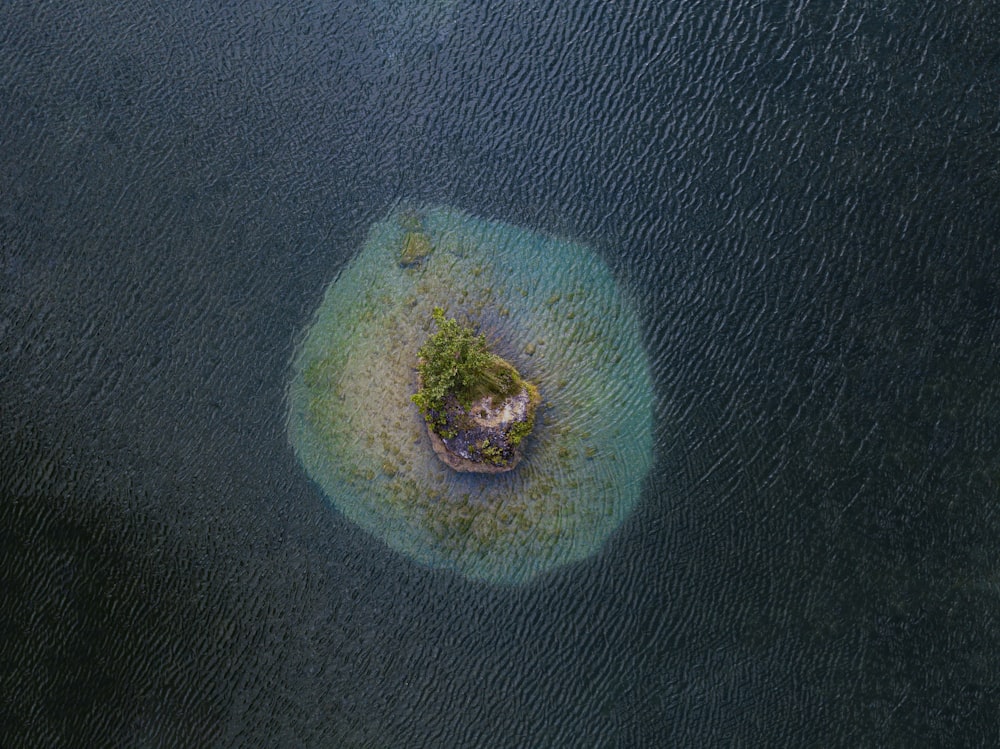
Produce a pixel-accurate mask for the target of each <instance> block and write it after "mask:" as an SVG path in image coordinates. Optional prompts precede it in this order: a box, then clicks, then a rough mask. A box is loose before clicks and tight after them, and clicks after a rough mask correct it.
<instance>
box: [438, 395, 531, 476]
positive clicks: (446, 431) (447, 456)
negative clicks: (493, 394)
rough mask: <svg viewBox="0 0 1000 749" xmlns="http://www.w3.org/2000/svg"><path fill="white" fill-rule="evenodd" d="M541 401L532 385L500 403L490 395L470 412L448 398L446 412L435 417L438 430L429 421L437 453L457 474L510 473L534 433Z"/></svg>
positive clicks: (456, 401) (475, 403)
mask: <svg viewBox="0 0 1000 749" xmlns="http://www.w3.org/2000/svg"><path fill="white" fill-rule="evenodd" d="M540 401H541V398H540V397H539V395H538V390H537V389H536V388H535V386H534V385H531V384H530V383H525V386H524V388H523V389H522V390H521V391H520V392H519V393H517V394H516V395H513V396H511V397H509V398H505V399H504V400H503V401H501V402H500V403H494V402H493V399H492V398H490V397H489V396H487V397H484V398H480V399H479V400H477V401H474V402H473V403H472V404H471V405H470V406H469V408H468V409H465V408H463V407H462V405H461V404H460V403H459V402H458V399H457V398H456V397H455V396H453V395H449V396H447V397H446V398H445V401H444V412H443V413H437V414H435V415H434V416H435V419H434V421H435V423H436V427H435V426H432V424H431V423H430V421H429V422H428V424H427V433H428V435H430V439H431V445H432V446H433V447H434V452H435V453H436V454H437V456H438V457H439V458H440V459H441V460H443V461H444V462H445V463H446V464H447V465H448V466H450V467H451V468H453V469H454V470H456V471H461V472H467V473H503V472H504V471H510V470H512V469H513V468H515V467H516V466H517V464H518V463H519V462H520V460H521V455H522V454H521V443H522V440H523V439H524V437H526V436H527V435H528V434H529V433H530V432H531V429H532V427H533V425H534V421H535V411H536V409H537V408H538V405H539V403H540Z"/></svg>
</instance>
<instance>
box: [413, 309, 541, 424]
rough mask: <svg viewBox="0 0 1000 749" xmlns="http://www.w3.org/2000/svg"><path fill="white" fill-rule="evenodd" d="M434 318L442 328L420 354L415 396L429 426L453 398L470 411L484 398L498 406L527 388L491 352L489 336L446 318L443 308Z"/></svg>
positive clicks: (434, 314) (508, 365) (512, 369)
mask: <svg viewBox="0 0 1000 749" xmlns="http://www.w3.org/2000/svg"><path fill="white" fill-rule="evenodd" d="M432 315H433V318H434V322H435V323H436V324H437V328H438V329H437V332H436V333H434V334H433V335H431V337H430V338H428V339H427V341H426V342H425V343H424V345H423V346H421V347H420V350H419V351H418V352H417V355H418V357H419V362H418V364H417V373H418V374H419V375H420V389H419V390H417V392H416V393H415V394H414V395H413V396H412V400H413V402H414V403H415V404H416V405H417V408H419V409H420V413H421V414H423V416H424V418H425V419H427V421H428V422H429V423H431V424H432V425H433V424H434V422H435V420H437V419H440V418H442V412H443V410H444V407H445V398H446V397H447V396H449V395H453V396H455V398H456V399H457V400H458V403H459V404H460V405H461V407H462V408H463V409H468V408H469V407H470V406H471V405H472V404H473V403H474V402H475V401H477V400H479V399H481V398H485V397H487V396H488V397H489V398H490V400H491V402H492V403H493V404H497V403H499V402H502V401H503V400H504V399H505V398H509V397H511V396H513V395H516V394H517V393H519V392H521V390H523V389H524V388H525V383H524V381H523V380H522V379H521V376H520V375H519V374H518V373H517V370H516V369H514V367H512V366H511V365H510V364H508V363H507V362H506V361H505V360H504V359H503V358H502V357H500V356H497V355H496V354H494V353H493V352H492V351H490V347H489V344H488V343H487V341H486V336H485V335H483V334H482V333H479V334H477V333H476V332H475V331H474V330H473V329H472V328H470V327H467V326H464V325H461V324H460V323H459V322H458V321H457V320H456V319H455V318H449V319H446V318H445V316H444V310H443V309H441V308H440V307H435V308H434V311H433V313H432Z"/></svg>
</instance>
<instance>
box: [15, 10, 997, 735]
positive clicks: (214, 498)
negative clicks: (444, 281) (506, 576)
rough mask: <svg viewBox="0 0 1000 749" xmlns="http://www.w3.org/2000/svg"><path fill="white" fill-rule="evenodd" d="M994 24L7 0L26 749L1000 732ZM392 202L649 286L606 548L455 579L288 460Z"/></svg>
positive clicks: (946, 15) (949, 17) (939, 17)
mask: <svg viewBox="0 0 1000 749" xmlns="http://www.w3.org/2000/svg"><path fill="white" fill-rule="evenodd" d="M998 19H1000V14H998V13H996V9H995V8H991V7H990V4H989V3H972V2H969V3H957V4H954V3H950V4H945V3H921V2H904V3H894V4H889V5H888V7H887V6H886V5H885V4H880V3H869V2H861V1H858V2H855V1H854V0H848V1H847V2H843V3H811V4H807V3H779V2H765V3H760V2H756V3H751V2H745V1H743V2H729V3H705V2H684V3H681V2H670V3H660V2H646V3H641V2H621V3H610V2H609V3H591V2H577V3H546V2H528V1H527V0H526V1H524V2H517V3H500V2H484V3H474V4H471V3H457V2H445V1H444V0H387V1H386V2H374V3H372V2H365V3H361V2H332V3H329V4H325V5H324V4H319V3H313V4H307V3H285V4H281V5H273V6H272V5H267V4H264V3H255V4H251V3H244V4H241V5H239V6H236V7H232V8H227V9H220V8H218V7H214V6H207V7H206V5H205V4H204V3H200V2H199V3H193V2H192V3H180V2H165V3H158V4H153V5H145V6H134V5H127V6H125V7H123V6H122V4H120V3H117V2H114V3H96V2H95V3H84V4H77V5H75V6H73V7H68V6H66V4H62V3H55V4H39V3H18V2H13V3H6V4H4V5H3V6H2V8H0V144H2V147H0V357H2V362H3V365H2V368H0V451H2V452H0V455H2V460H0V472H2V475H0V487H2V493H3V498H2V505H0V695H3V697H2V699H0V745H3V746H60V745H63V746H71V745H72V746H94V745H115V746H146V745H157V746H193V745H214V746H336V747H386V746H392V747H403V746H448V747H474V746H481V747H508V746H509V747H549V746H560V747H562V746H565V747H577V746H601V747H604V746H609V747H658V746H733V745H736V746H768V745H784V746H851V747H854V746H919V745H954V746H991V745H995V744H996V743H997V742H998V741H1000V735H998V734H1000V728H998V723H997V720H996V716H997V709H998V705H1000V563H998V561H997V554H996V550H997V548H998V546H1000V512H998V510H997V498H998V496H1000V457H998V456H1000V381H998V376H997V372H998V371H1000V345H998V343H997V341H998V340H1000V312H998V309H1000V308H998V305H997V301H996V300H997V299H998V298H1000V274H998V271H997V262H998V258H1000V211H998V210H997V206H998V205H1000V168H998V166H997V165H998V164H1000V21H998ZM400 201H412V202H418V203H420V202H427V203H444V204H450V205H454V206H457V207H460V208H462V209H463V210H467V211H470V212H472V213H474V214H477V215H480V216H483V217H488V218H495V219H499V220H503V221H507V222H510V223H513V224H518V225H525V226H529V227H531V228H533V229H536V230H538V231H544V232H549V233H555V234H561V235H564V236H569V237H573V238H575V239H578V240H581V241H584V242H587V243H589V244H591V245H593V246H594V247H596V248H597V249H598V251H599V252H601V253H602V254H603V256H604V257H605V258H606V260H607V261H608V263H609V264H610V265H611V267H612V268H613V269H614V272H615V273H616V275H617V276H618V277H619V279H620V280H621V283H622V285H623V287H625V288H627V289H629V290H630V292H631V293H632V294H633V296H634V299H635V303H636V306H637V308H638V311H639V314H640V316H641V318H642V320H643V324H644V336H645V343H646V346H647V349H648V352H649V356H650V361H651V364H652V368H653V375H654V380H655V384H656V389H657V393H658V409H657V414H656V417H657V423H656V430H657V431H656V435H657V439H656V466H655V468H654V471H653V474H652V475H651V476H650V477H649V479H648V480H647V482H646V488H645V490H644V496H643V501H642V503H641V505H640V507H639V509H638V511H637V512H636V513H635V514H634V516H633V517H632V518H631V519H630V521H629V522H628V523H627V524H626V525H625V526H624V527H623V528H622V529H621V530H620V532H619V533H618V534H616V535H615V536H614V537H613V538H612V540H611V541H610V542H609V544H608V545H607V546H606V547H605V549H604V550H603V552H602V554H601V555H599V556H598V557H596V558H593V559H591V560H589V561H587V562H585V563H581V564H578V565H574V566H572V567H569V568H565V569H563V570H560V571H558V572H556V573H554V574H552V575H548V576H545V577H544V578H542V579H540V580H539V581H537V582H536V583H535V584H533V585H531V586H528V587H524V588H514V589H503V588H493V587H489V586H483V585H478V584H474V583H470V582H468V581H464V580H462V579H460V578H457V577H455V576H453V575H451V574H450V573H446V572H443V571H433V570H428V569H424V568H421V567H418V566H416V565H413V564H412V563H410V562H408V561H407V560H405V559H403V558H401V557H399V556H397V555H395V554H394V553H392V552H391V551H389V550H388V549H387V548H385V547H383V546H382V545H381V544H380V543H379V542H378V541H377V540H375V539H373V538H372V537H370V536H368V535H366V534H364V533H363V532H361V531H359V530H358V529H357V528H356V527H354V526H352V525H351V524H350V523H348V522H347V521H345V520H344V519H343V518H342V517H341V516H340V515H338V514H337V513H336V512H335V511H333V510H331V509H330V506H329V505H328V504H327V502H326V501H325V500H324V498H323V496H322V495H321V494H320V492H319V491H318V489H317V488H316V487H315V486H314V485H313V484H311V483H310V481H309V480H308V478H307V477H306V475H305V474H304V472H303V471H302V470H301V468H300V467H299V465H298V464H297V462H296V461H295V458H294V456H293V454H292V452H291V449H290V448H289V446H288V444H287V440H286V437H285V432H284V413H285V403H284V388H285V385H286V382H287V378H288V376H289V361H290V357H291V355H292V352H293V350H294V346H295V342H296V336H298V335H299V334H300V331H301V330H302V329H303V328H304V327H305V326H306V325H307V324H308V322H309V318H310V315H311V314H312V311H313V310H314V309H315V307H316V306H317V304H318V303H319V299H320V294H321V292H322V290H323V288H324V287H325V286H326V284H328V283H329V281H330V280H331V279H332V278H333V277H334V276H335V274H336V273H337V271H338V269H339V268H340V267H341V266H342V265H343V264H344V263H345V262H346V261H347V260H348V259H349V258H350V257H351V255H352V253H353V252H354V251H355V250H356V249H357V248H358V247H359V246H360V243H361V241H362V240H363V237H364V233H365V231H366V229H367V227H368V226H369V225H370V223H371V222H372V221H374V220H377V219H379V218H381V217H382V216H384V215H385V214H386V213H387V212H388V211H389V210H390V209H391V208H392V206H394V205H396V204H397V203H399V202H400Z"/></svg>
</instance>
